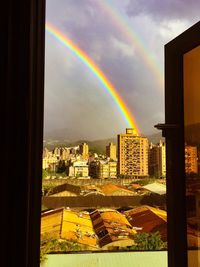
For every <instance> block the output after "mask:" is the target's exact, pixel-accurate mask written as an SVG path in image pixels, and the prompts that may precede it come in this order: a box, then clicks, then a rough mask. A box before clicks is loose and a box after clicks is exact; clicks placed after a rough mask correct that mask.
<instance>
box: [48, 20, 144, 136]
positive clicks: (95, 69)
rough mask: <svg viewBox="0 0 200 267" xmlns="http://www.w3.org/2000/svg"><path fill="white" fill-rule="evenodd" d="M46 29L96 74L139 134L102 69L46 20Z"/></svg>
mask: <svg viewBox="0 0 200 267" xmlns="http://www.w3.org/2000/svg"><path fill="white" fill-rule="evenodd" d="M46 30H47V32H48V33H49V34H51V35H52V36H53V37H54V38H55V39H56V40H58V41H59V42H60V43H61V44H63V45H64V46H65V47H66V48H67V49H69V50H70V51H71V52H72V53H73V54H74V55H75V56H76V57H77V58H79V59H80V60H81V61H82V62H83V63H84V64H85V65H86V66H87V67H88V68H89V70H90V71H91V72H92V73H93V75H95V76H96V78H97V79H98V80H99V81H100V82H101V84H102V85H103V87H104V88H105V89H106V91H107V92H108V93H109V94H110V95H111V97H112V98H113V100H114V101H115V103H116V105H117V107H118V109H119V111H120V113H121V114H122V116H123V117H124V118H125V120H126V122H127V123H128V127H131V128H134V129H135V130H136V132H137V133H138V134H139V128H138V126H137V124H136V121H135V118H134V117H133V115H132V114H131V112H130V111H129V109H128V107H127V105H126V104H125V103H124V101H123V99H122V98H121V96H120V95H119V93H118V92H117V89H116V88H115V87H114V85H113V84H112V83H111V82H110V81H109V79H108V77H106V75H105V73H103V71H102V70H101V69H100V68H99V67H98V66H97V65H96V63H95V62H94V61H93V60H92V59H91V58H90V57H89V56H88V55H87V54H86V53H85V52H84V51H82V50H81V49H80V48H79V47H78V46H77V45H76V44H74V43H73V42H72V41H71V40H70V39H69V38H68V37H67V36H66V35H65V34H64V33H62V32H61V31H59V30H58V29H57V28H56V27H55V26H53V25H52V24H50V23H49V22H46Z"/></svg>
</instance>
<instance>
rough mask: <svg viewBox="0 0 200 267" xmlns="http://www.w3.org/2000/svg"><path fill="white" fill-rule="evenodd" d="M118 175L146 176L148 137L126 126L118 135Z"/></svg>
mask: <svg viewBox="0 0 200 267" xmlns="http://www.w3.org/2000/svg"><path fill="white" fill-rule="evenodd" d="M117 172H118V175H128V176H148V139H147V138H146V137H142V136H140V135H138V133H136V131H135V130H134V129H133V128H127V129H126V133H125V134H119V135H118V167H117Z"/></svg>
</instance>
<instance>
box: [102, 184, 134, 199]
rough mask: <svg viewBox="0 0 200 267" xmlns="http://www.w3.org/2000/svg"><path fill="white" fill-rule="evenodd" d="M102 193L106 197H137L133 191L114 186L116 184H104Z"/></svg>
mask: <svg viewBox="0 0 200 267" xmlns="http://www.w3.org/2000/svg"><path fill="white" fill-rule="evenodd" d="M101 192H102V193H103V194H104V195H105V196H135V195H136V193H134V192H133V191H131V190H128V189H127V188H125V187H122V186H118V185H114V184H104V185H102V186H101Z"/></svg>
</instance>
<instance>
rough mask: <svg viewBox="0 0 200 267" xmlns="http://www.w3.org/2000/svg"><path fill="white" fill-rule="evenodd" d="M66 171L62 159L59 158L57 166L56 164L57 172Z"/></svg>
mask: <svg viewBox="0 0 200 267" xmlns="http://www.w3.org/2000/svg"><path fill="white" fill-rule="evenodd" d="M65 171H66V164H65V161H64V160H59V162H58V166H57V170H56V172H57V173H63V172H65Z"/></svg>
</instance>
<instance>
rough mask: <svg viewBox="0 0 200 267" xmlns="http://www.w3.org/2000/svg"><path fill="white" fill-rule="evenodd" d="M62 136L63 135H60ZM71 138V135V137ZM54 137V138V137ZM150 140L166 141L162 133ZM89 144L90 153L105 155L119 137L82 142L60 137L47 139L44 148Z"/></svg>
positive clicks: (155, 141) (156, 141)
mask: <svg viewBox="0 0 200 267" xmlns="http://www.w3.org/2000/svg"><path fill="white" fill-rule="evenodd" d="M60 136H61V133H60ZM70 136H71V135H70ZM52 137H53V136H52ZM147 138H148V139H149V142H152V143H154V144H156V143H159V141H160V140H162V141H164V138H163V137H162V136H161V133H157V134H153V135H150V136H147ZM83 142H85V143H87V144H88V145H89V148H90V151H91V152H96V153H98V154H105V152H106V146H107V145H108V144H109V143H111V142H112V143H114V144H117V137H116V138H115V137H112V138H107V139H100V140H94V141H91V140H87V139H80V140H78V139H77V140H75V141H74V140H70V138H69V137H68V138H67V137H66V138H63V137H62V138H60V137H59V136H58V135H57V136H56V137H54V138H47V139H45V141H44V146H45V147H47V148H48V149H50V150H51V149H53V148H54V147H56V146H66V147H70V146H78V145H80V144H81V143H83Z"/></svg>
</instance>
